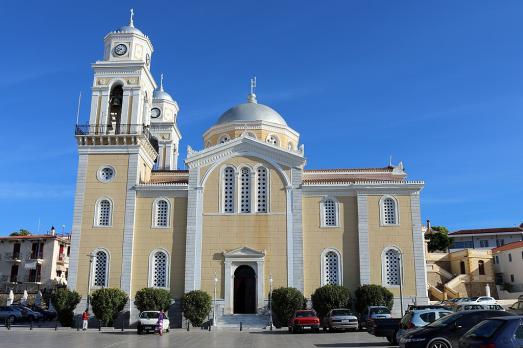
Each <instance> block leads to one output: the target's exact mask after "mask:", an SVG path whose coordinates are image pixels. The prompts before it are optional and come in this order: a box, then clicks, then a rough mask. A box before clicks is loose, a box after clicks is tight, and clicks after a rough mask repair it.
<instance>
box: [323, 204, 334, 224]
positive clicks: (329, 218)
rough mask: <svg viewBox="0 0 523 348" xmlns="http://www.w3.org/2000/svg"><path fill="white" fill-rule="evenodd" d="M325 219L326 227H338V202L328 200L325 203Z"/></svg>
mask: <svg viewBox="0 0 523 348" xmlns="http://www.w3.org/2000/svg"><path fill="white" fill-rule="evenodd" d="M323 218H324V224H325V226H336V225H337V224H336V202H335V201H334V200H332V199H327V200H326V201H325V202H323Z"/></svg>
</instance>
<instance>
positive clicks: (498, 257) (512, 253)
mask: <svg viewBox="0 0 523 348" xmlns="http://www.w3.org/2000/svg"><path fill="white" fill-rule="evenodd" d="M492 255H493V256H494V269H495V272H496V284H498V285H505V284H509V286H508V287H509V288H510V290H511V291H523V241H520V242H513V243H510V244H505V245H503V246H500V247H497V248H494V249H492Z"/></svg>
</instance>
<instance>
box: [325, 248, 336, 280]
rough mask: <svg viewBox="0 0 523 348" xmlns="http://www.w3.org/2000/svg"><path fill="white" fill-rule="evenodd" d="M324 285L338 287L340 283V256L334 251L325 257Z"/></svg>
mask: <svg viewBox="0 0 523 348" xmlns="http://www.w3.org/2000/svg"><path fill="white" fill-rule="evenodd" d="M323 262H324V271H325V276H324V285H337V284H338V281H339V274H338V266H339V265H338V264H339V260H338V255H337V254H336V253H335V252H334V251H329V252H328V253H326V254H325V256H324V260H323Z"/></svg>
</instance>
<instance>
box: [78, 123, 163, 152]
mask: <svg viewBox="0 0 523 348" xmlns="http://www.w3.org/2000/svg"><path fill="white" fill-rule="evenodd" d="M74 134H75V135H77V136H108V135H109V136H110V135H124V136H129V135H143V136H144V137H145V138H146V139H147V140H148V141H149V143H150V144H151V145H152V146H153V147H154V149H155V150H156V151H157V152H158V140H157V139H156V138H155V137H154V136H153V135H152V134H151V132H150V130H149V126H146V125H143V124H116V125H93V124H77V125H75V130H74Z"/></svg>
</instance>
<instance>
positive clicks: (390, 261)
mask: <svg viewBox="0 0 523 348" xmlns="http://www.w3.org/2000/svg"><path fill="white" fill-rule="evenodd" d="M400 262H401V261H400V253H399V251H398V250H396V249H394V248H389V249H387V250H385V252H384V253H383V256H382V267H383V270H382V272H383V285H384V286H397V285H400V272H401V270H400Z"/></svg>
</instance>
